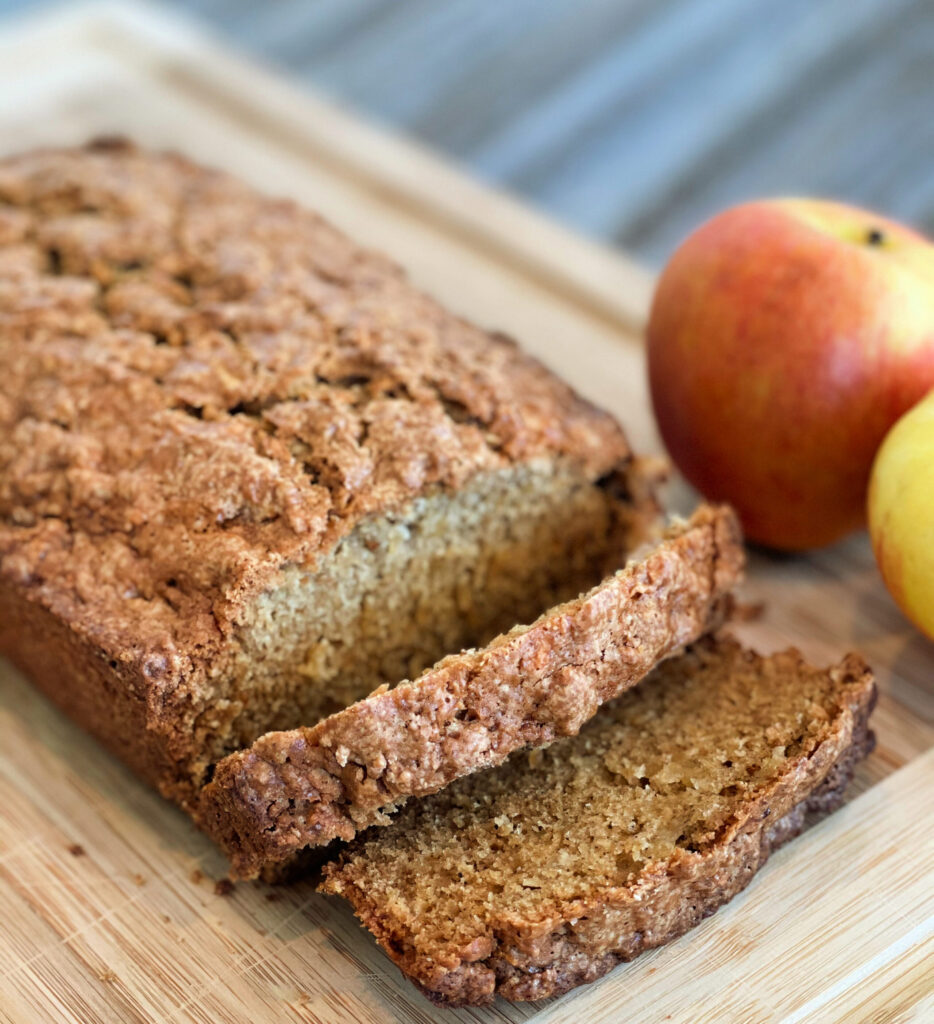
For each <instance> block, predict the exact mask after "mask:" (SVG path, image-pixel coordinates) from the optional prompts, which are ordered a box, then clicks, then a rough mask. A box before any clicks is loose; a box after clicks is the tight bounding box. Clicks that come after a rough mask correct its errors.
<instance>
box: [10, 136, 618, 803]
mask: <svg viewBox="0 0 934 1024" xmlns="http://www.w3.org/2000/svg"><path fill="white" fill-rule="evenodd" d="M538 458H544V459H551V460H568V461H569V462H571V463H573V464H574V465H575V466H577V467H579V468H580V470H581V472H582V474H584V475H585V476H586V477H587V478H588V479H590V480H593V481H596V480H599V479H601V478H605V477H608V476H615V475H617V474H619V475H620V477H621V478H625V475H626V473H627V472H628V469H627V467H629V466H630V465H631V462H632V460H631V454H630V451H629V448H628V446H627V444H626V441H625V438H624V436H623V434H622V431H621V430H620V429H619V427H618V426H617V424H616V423H615V422H614V421H613V420H612V418H611V417H609V416H607V415H606V414H604V413H602V412H599V411H597V410H596V409H594V408H593V407H592V406H590V405H589V404H588V403H586V402H584V401H583V400H582V399H581V398H580V397H578V396H577V395H576V394H575V393H574V392H573V391H572V390H571V389H570V388H569V387H567V386H566V385H565V384H563V383H562V382H561V381H559V380H558V379H557V378H556V377H555V376H554V375H553V374H551V373H550V372H548V371H547V370H546V369H545V368H544V367H543V366H541V365H540V364H539V363H538V362H537V361H536V360H534V359H532V358H531V357H529V356H527V355H525V354H523V353H522V352H521V351H520V350H519V349H518V348H517V347H516V345H515V344H514V343H513V342H512V341H511V340H509V339H508V338H505V337H503V336H502V335H498V334H490V333H487V332H484V331H482V330H480V329H478V328H476V327H474V326H472V325H470V324H468V323H466V322H464V321H463V320H461V319H459V318H458V317H455V316H453V315H452V314H450V313H448V312H447V311H445V310H444V309H443V308H442V307H440V306H439V305H438V304H437V303H435V302H433V301H432V300H431V299H429V298H427V297H426V296H424V295H422V294H421V293H420V292H419V291H417V290H416V289H415V288H413V287H412V286H411V285H410V284H409V283H408V282H407V280H406V278H405V276H404V275H403V273H402V272H401V271H400V270H399V269H398V268H397V267H395V266H394V265H393V264H391V263H390V262H389V261H387V260H386V259H385V258H383V257H382V256H380V255H377V254H375V253H371V252H368V251H365V250H363V249H361V248H360V247H359V246H357V245H355V244H353V243H352V242H350V241H349V240H348V239H347V238H345V237H344V236H343V235H342V234H341V233H340V232H338V231H337V230H335V229H334V228H333V227H331V225H329V224H328V223H327V222H325V221H324V220H322V219H321V218H320V217H318V216H316V215H315V214H313V213H310V212H307V211H305V210H302V209H300V208H298V207H297V206H295V205H294V204H293V203H290V202H286V201H277V200H271V199H268V198H265V197H262V196H260V195H258V194H257V193H255V192H253V191H252V190H251V189H249V188H247V187H246V186H244V185H241V184H240V183H238V182H236V181H235V180H233V179H232V178H230V177H228V176H226V175H224V174H220V173H217V172H214V171H209V170H204V169H202V168H199V167H197V166H195V165H193V164H191V163H189V162H188V161H186V160H184V159H183V158H181V157H178V156H174V155H166V154H162V155H153V154H149V153H145V152H142V151H140V150H137V149H135V148H134V147H133V146H131V145H128V144H124V143H120V142H113V143H110V144H108V145H91V146H88V147H85V148H83V149H75V150H67V151H54V150H49V151H41V152H35V153H30V154H27V155H24V156H20V157H16V158H12V159H7V160H4V161H2V162H0V580H2V585H3V587H4V590H5V594H6V595H7V597H6V598H5V600H7V601H8V602H12V603H13V604H17V605H18V606H19V613H20V617H24V616H25V617H29V619H30V621H38V620H39V619H41V618H43V617H44V616H48V617H51V620H53V621H55V622H57V623H60V624H62V625H63V626H64V627H65V628H66V629H67V630H68V631H69V633H70V634H71V635H73V637H74V641H75V643H76V644H77V645H79V646H81V645H84V651H85V656H86V658H87V659H88V660H89V661H93V662H95V663H96V662H99V663H100V666H101V670H100V673H99V675H100V677H101V678H100V680H98V681H97V682H94V683H93V684H92V685H93V686H94V687H96V688H97V689H98V690H101V692H103V691H104V690H108V689H109V691H110V696H111V699H112V700H114V701H116V702H117V703H125V705H126V715H127V716H129V717H132V719H133V721H134V722H138V721H140V718H139V714H138V712H139V709H140V708H143V709H145V711H144V715H143V718H142V721H143V722H144V726H145V730H146V741H145V742H146V745H147V746H148V747H152V748H153V749H152V751H151V753H152V756H149V755H148V754H147V755H146V756H145V757H143V758H137V759H136V763H137V764H138V765H141V767H142V770H144V771H145V773H146V774H147V775H148V776H149V777H150V778H151V779H152V780H153V781H156V782H159V783H161V784H162V787H163V790H164V791H166V792H172V793H173V794H174V795H176V796H178V795H179V790H178V789H177V787H178V786H181V785H183V780H182V779H181V778H173V777H172V772H171V770H169V771H166V768H165V765H166V764H172V763H177V764H179V765H182V764H184V763H185V762H186V761H187V760H190V756H191V750H190V747H191V745H192V738H191V737H192V723H193V722H194V721H195V720H196V718H197V715H198V714H199V713H200V712H201V710H208V709H210V707H211V705H212V701H213V700H214V695H215V694H216V692H217V689H216V686H217V680H218V679H219V678H222V677H223V674H224V672H225V671H226V670H227V664H228V662H229V660H230V658H231V657H232V655H231V652H232V650H233V649H234V648H235V646H236V643H237V637H236V632H237V628H238V624H239V623H240V622H241V620H242V617H243V612H244V608H245V607H247V606H248V604H249V602H250V601H251V599H252V598H253V597H255V595H257V594H258V593H260V592H261V591H262V590H263V589H264V588H268V587H269V586H271V585H272V584H274V583H275V581H276V579H277V574H279V573H280V570H281V569H282V568H283V567H284V566H288V565H299V566H303V567H313V566H314V564H315V561H316V559H317V558H318V557H319V556H321V555H322V554H323V553H325V552H327V551H328V550H330V549H331V548H332V547H333V546H334V545H335V544H336V543H337V542H338V541H339V540H340V538H342V537H344V536H345V535H346V534H347V533H348V531H350V530H351V529H353V527H354V526H355V524H357V523H359V522H360V521H361V520H362V519H364V518H365V517H368V516H372V515H377V514H384V513H386V512H387V511H391V510H392V509H394V508H397V507H400V506H402V505H403V504H404V503H405V502H406V501H408V500H411V499H412V497H413V496H416V495H421V494H423V493H426V492H428V491H429V490H431V489H450V490H456V489H457V488H459V487H460V486H461V485H462V484H464V482H465V481H467V480H468V479H470V478H471V477H473V476H474V475H476V474H478V473H481V472H484V471H490V470H496V469H498V468H501V467H508V466H510V465H512V464H516V463H522V462H529V461H531V460H535V459H538ZM28 608H32V609H34V610H33V611H27V609H28ZM34 639H35V638H34ZM2 643H3V647H2V650H3V651H4V652H7V653H11V654H12V655H13V656H14V657H16V658H17V659H18V661H19V663H20V664H22V665H23V666H24V667H26V668H27V669H29V670H30V671H34V672H36V673H38V674H43V679H42V684H43V685H44V687H45V688H46V689H47V690H48V691H49V692H50V693H51V694H52V695H53V696H55V697H56V699H59V695H60V696H61V698H62V702H63V703H65V704H69V702H71V703H73V704H75V705H76V711H78V712H80V711H81V708H79V707H77V705H82V706H83V707H84V712H83V718H82V721H83V722H84V724H85V725H87V726H88V727H89V728H91V729H93V730H95V731H96V732H98V734H100V735H103V736H105V737H106V736H107V735H108V734H109V732H110V731H111V729H112V727H113V725H112V722H111V720H110V718H108V717H107V715H104V716H103V718H100V717H98V714H97V712H96V711H95V712H91V711H90V708H91V704H92V703H94V701H97V700H98V697H94V699H93V701H91V700H85V699H84V698H83V697H81V696H80V695H76V699H75V700H72V699H71V697H70V696H69V694H68V693H65V692H64V691H66V690H70V689H73V688H80V687H82V686H84V685H85V683H86V682H87V680H88V678H89V676H88V674H87V673H84V674H75V673H72V672H71V669H70V666H69V665H64V666H62V670H61V679H59V680H58V681H56V680H54V679H53V678H52V677H51V675H49V673H45V671H44V670H43V669H41V668H39V667H34V664H33V663H34V662H35V660H36V659H35V658H34V657H33V655H34V654H35V644H34V643H33V642H32V641H28V642H26V641H21V640H20V639H19V638H17V637H15V636H11V635H9V634H8V633H5V634H3V638H2ZM122 714H123V712H122V711H120V712H118V713H117V714H116V717H117V718H118V719H119V718H120V716H121V715H122ZM112 717H113V716H111V718H112ZM134 728H135V726H134ZM113 742H114V743H115V745H118V746H119V744H120V741H119V740H116V739H115V740H114V741H113ZM140 742H141V743H142V742H143V740H142V739H141V740H140ZM179 770H180V771H181V769H179Z"/></svg>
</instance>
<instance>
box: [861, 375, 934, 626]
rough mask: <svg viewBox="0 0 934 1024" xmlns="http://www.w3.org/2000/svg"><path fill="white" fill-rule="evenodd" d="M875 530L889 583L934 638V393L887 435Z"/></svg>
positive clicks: (874, 488) (872, 498)
mask: <svg viewBox="0 0 934 1024" xmlns="http://www.w3.org/2000/svg"><path fill="white" fill-rule="evenodd" d="M868 510H869V535H870V537H871V538H872V547H873V550H874V551H875V554H876V561H877V562H878V563H879V569H880V571H881V572H882V578H883V579H884V580H885V585H886V586H887V587H888V588H889V592H890V593H891V595H892V597H894V598H895V601H896V603H897V604H898V606H899V607H900V608H901V610H902V611H903V612H904V613H905V614H906V615H907V616H908V618H909V619H911V621H912V622H914V624H915V625H916V626H917V627H918V628H919V629H921V630H922V631H923V632H925V633H927V635H928V636H929V637H931V638H932V639H934V394H932V395H930V396H929V397H927V398H925V399H924V400H923V401H921V402H920V403H919V404H918V405H916V406H915V407H914V408H913V409H912V410H911V411H910V412H908V413H906V414H905V415H904V416H903V417H902V418H901V419H900V420H899V421H898V423H896V424H895V426H894V427H893V428H892V429H891V430H890V431H889V433H888V434H887V435H886V438H885V440H884V441H883V442H882V447H881V448H880V449H879V452H878V454H877V455H876V459H875V462H874V463H873V467H872V476H871V477H870V482H869V501H868Z"/></svg>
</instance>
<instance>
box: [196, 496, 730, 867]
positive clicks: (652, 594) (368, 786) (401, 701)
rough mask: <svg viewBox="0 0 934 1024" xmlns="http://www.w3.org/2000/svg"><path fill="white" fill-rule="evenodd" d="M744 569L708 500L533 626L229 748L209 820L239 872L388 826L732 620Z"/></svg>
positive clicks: (560, 729)
mask: <svg viewBox="0 0 934 1024" xmlns="http://www.w3.org/2000/svg"><path fill="white" fill-rule="evenodd" d="M742 565H743V552H742V544H741V541H740V537H739V530H738V525H737V522H736V519H735V517H734V515H733V513H732V512H731V511H730V510H728V509H726V508H713V507H708V506H704V507H701V508H700V509H699V510H698V511H697V512H696V513H695V514H694V516H693V517H692V518H691V520H690V521H689V522H687V523H684V522H682V523H680V524H678V525H676V526H674V527H672V528H671V529H670V530H669V532H668V534H667V535H666V536H665V537H664V539H663V540H662V541H661V542H660V543H659V544H658V545H657V546H656V547H654V548H653V549H651V550H649V551H648V552H647V553H645V554H644V555H643V557H641V558H640V559H639V560H634V561H632V562H631V563H630V564H629V565H628V566H627V567H626V568H625V569H623V570H620V571H618V572H617V573H616V574H615V575H613V576H610V577H609V578H607V579H606V580H604V581H603V583H601V584H599V585H598V586H597V587H595V588H594V589H592V590H591V591H590V592H589V593H587V594H585V595H583V596H582V597H579V598H577V599H576V600H574V601H570V602H568V603H566V604H563V605H559V606H558V607H556V608H553V609H552V610H551V611H549V612H547V613H545V614H544V615H543V616H541V617H540V618H539V619H538V620H537V621H536V622H534V623H533V624H532V625H530V626H518V627H516V628H514V629H512V630H510V631H509V632H508V633H505V634H503V635H502V636H500V637H498V638H497V639H496V640H494V641H493V642H492V643H491V644H489V646H487V647H486V648H484V649H482V650H468V651H464V652H462V653H461V654H457V655H453V656H449V657H447V658H445V659H444V660H443V661H441V662H439V663H438V664H437V665H435V666H434V667H433V668H431V669H429V670H428V671H427V672H425V673H424V674H423V675H421V676H419V677H418V678H417V679H415V680H414V681H413V682H405V683H402V684H401V685H399V686H396V687H395V688H394V689H389V688H388V687H383V688H381V689H380V690H378V691H377V692H375V693H373V694H371V695H370V696H369V697H368V698H367V699H366V700H363V701H360V702H358V703H357V704H354V705H352V706H351V707H349V708H347V709H345V710H344V711H341V712H339V713H337V714H334V715H331V716H330V717H329V718H327V719H325V720H324V721H322V722H319V723H318V724H317V725H314V726H312V727H310V728H302V729H294V730H290V731H287V732H278V733H271V734H269V735H266V736H263V737H262V738H260V739H259V740H257V742H256V743H254V744H253V745H252V746H251V747H250V748H248V749H246V750H243V751H240V752H237V753H235V754H232V755H231V756H229V757H227V758H226V759H225V760H223V761H222V762H221V763H220V764H219V765H218V766H217V769H216V771H215V774H214V778H213V780H212V781H211V783H210V784H209V785H207V786H206V787H205V789H204V791H203V793H202V797H201V803H200V809H199V818H200V822H201V824H202V826H203V827H204V828H205V829H206V830H207V831H209V832H210V833H211V834H212V835H213V836H214V838H215V839H216V840H217V841H218V842H219V843H220V844H221V846H223V847H224V849H225V850H226V851H227V852H228V854H229V855H230V857H231V859H232V861H233V867H234V872H235V873H236V874H237V875H239V876H240V877H252V876H255V875H256V874H258V873H259V872H260V871H261V870H263V869H268V868H269V867H271V866H272V865H275V864H279V863H281V862H282V861H284V860H286V859H287V858H289V857H291V856H292V855H293V854H295V853H296V852H297V851H298V850H301V849H302V848H303V847H308V846H319V845H323V844H325V843H328V842H330V841H331V840H332V839H343V840H349V839H352V838H353V837H354V835H355V834H356V833H357V832H358V831H361V830H362V829H364V828H366V827H368V826H370V825H375V824H387V823H388V822H389V820H390V819H389V817H388V816H387V812H389V811H392V810H394V809H395V808H396V807H398V806H399V805H400V804H401V803H403V802H404V801H405V799H406V798H408V797H410V796H423V795H425V794H427V793H433V792H435V791H436V790H438V789H441V788H442V787H443V786H446V785H447V784H448V783H450V782H451V781H452V780H453V779H456V778H458V777H460V776H463V775H467V774H469V773H471V772H474V771H477V770H478V769H481V768H487V767H490V766H491V765H496V764H499V763H500V762H502V761H503V760H504V759H505V758H506V757H507V756H508V755H509V754H510V753H511V752H512V751H514V750H516V749H517V748H519V747H522V746H526V745H533V746H537V745H540V744H543V743H548V742H550V741H552V740H554V739H555V738H556V737H558V736H564V735H571V734H573V733H576V732H577V731H578V730H579V729H580V727H581V725H583V723H584V722H585V721H587V719H589V718H590V717H591V716H592V715H593V714H594V712H595V711H596V710H597V708H598V707H599V706H600V705H601V704H602V703H603V702H604V701H607V700H609V699H611V698H613V697H616V696H617V695H618V694H620V693H622V692H623V691H624V690H625V689H627V688H628V687H630V686H633V685H634V684H635V683H637V682H638V681H639V680H640V679H641V678H642V677H643V676H644V675H645V674H646V673H647V672H649V671H650V670H651V669H652V668H653V666H654V665H655V664H656V663H657V662H658V661H659V660H660V659H662V658H665V657H667V656H669V655H671V654H674V653H676V652H677V651H679V650H680V649H681V648H683V646H684V645H686V644H688V643H691V642H693V641H694V640H696V639H697V638H698V637H699V636H701V635H702V634H703V633H705V632H706V631H708V630H709V629H711V628H714V627H715V626H717V625H718V624H720V622H721V621H722V618H723V611H724V607H725V602H726V600H727V595H728V594H729V592H730V590H731V589H732V588H733V586H734V585H735V584H736V583H737V581H738V579H739V576H740V573H741V570H742Z"/></svg>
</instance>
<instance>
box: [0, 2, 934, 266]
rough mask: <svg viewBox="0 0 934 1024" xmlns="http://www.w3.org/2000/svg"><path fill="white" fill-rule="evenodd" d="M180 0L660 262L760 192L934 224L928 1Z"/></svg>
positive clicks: (237, 39) (357, 103)
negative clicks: (847, 204)
mask: <svg viewBox="0 0 934 1024" xmlns="http://www.w3.org/2000/svg"><path fill="white" fill-rule="evenodd" d="M36 2H37V0H0V11H2V10H3V9H4V8H22V7H24V6H29V5H34V4H35V3H36ZM168 2H170V3H171V4H172V5H173V6H174V7H176V8H178V9H180V10H184V11H186V12H187V13H189V14H193V15H195V16H197V17H198V18H199V19H203V21H204V22H205V23H206V24H210V25H211V26H212V27H213V28H214V29H215V30H216V31H217V32H218V33H220V34H221V35H222V37H225V38H228V39H229V40H230V41H231V42H232V43H233V44H235V45H236V46H238V47H240V48H242V49H243V50H244V51H246V52H249V53H252V54H255V55H258V56H260V57H261V58H263V59H264V60H266V61H268V62H269V63H270V64H271V65H273V66H275V67H279V68H282V69H284V70H287V71H288V72H289V73H290V74H291V75H292V76H294V78H295V79H296V81H297V82H299V83H301V84H303V85H305V86H307V87H311V88H313V89H316V90H325V91H327V92H328V93H329V94H331V95H332V96H334V97H336V98H338V99H339V100H340V101H341V102H343V103H346V104H348V105H349V106H350V107H351V108H352V109H354V110H358V111H360V112H362V113H365V114H366V115H367V116H369V117H372V118H375V119H377V120H378V121H380V122H382V123H385V124H387V125H390V126H391V127H392V128H393V129H395V130H399V131H404V132H406V133H409V134H410V135H411V136H412V137H414V138H417V139H419V140H421V141H423V142H427V143H429V144H430V145H432V146H435V147H438V148H439V149H441V150H442V151H443V152H445V153H447V154H449V155H450V156H452V157H453V158H455V159H456V160H458V161H462V162H463V163H464V164H465V165H466V166H467V167H468V168H469V169H470V170H471V171H472V172H473V173H474V174H476V175H480V176H482V177H483V178H484V179H485V180H487V181H490V182H494V183H496V184H498V185H500V186H505V187H508V188H509V189H512V190H513V191H515V192H517V193H518V194H520V195H522V196H524V197H526V198H527V199H530V200H532V201H533V202H534V203H535V204H537V205H539V206H542V207H544V208H546V209H547V210H548V211H549V212H550V213H552V214H554V215H555V216H557V217H560V218H561V219H563V220H564V221H565V222H567V223H569V224H571V225H573V226H574V227H576V228H577V229H579V230H583V231H586V232H588V233H591V234H594V235H597V236H599V237H602V238H604V239H607V240H614V241H616V242H618V243H619V244H621V245H622V246H623V247H624V248H626V249H627V250H628V251H629V252H633V253H636V254H637V255H638V256H639V257H640V258H642V259H644V260H647V261H649V262H651V263H656V264H657V263H660V262H661V261H663V260H664V259H665V258H667V256H668V255H669V253H670V252H671V249H672V247H673V246H674V245H675V244H676V243H677V242H678V241H679V240H680V239H681V238H682V237H684V235H686V234H687V232H688V231H690V230H691V229H692V228H694V227H696V226H697V224H699V223H700V222H701V221H702V220H704V219H705V218H706V217H708V216H710V215H711V214H712V213H713V212H715V211H716V210H718V209H720V208H721V207H723V206H726V205H729V204H731V203H735V202H738V201H740V200H742V199H746V198H750V197H752V196H759V195H765V194H789V193H796V194H805V195H832V196H837V197H840V198H843V199H849V200H851V201H853V202H857V203H861V204H863V205H868V206H870V207H872V208H878V209H879V210H880V211H881V212H887V213H890V214H892V215H894V216H897V217H900V218H903V219H905V220H908V221H911V222H913V223H916V224H917V225H919V226H921V227H924V228H926V229H927V230H928V232H930V233H934V172H932V168H934V118H932V117H931V110H932V109H934V74H932V46H934V4H932V3H931V2H930V0H505V2H504V0H443V2H440V3H439V2H438V0H273V2H268V3H248V2H245V0H168Z"/></svg>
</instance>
